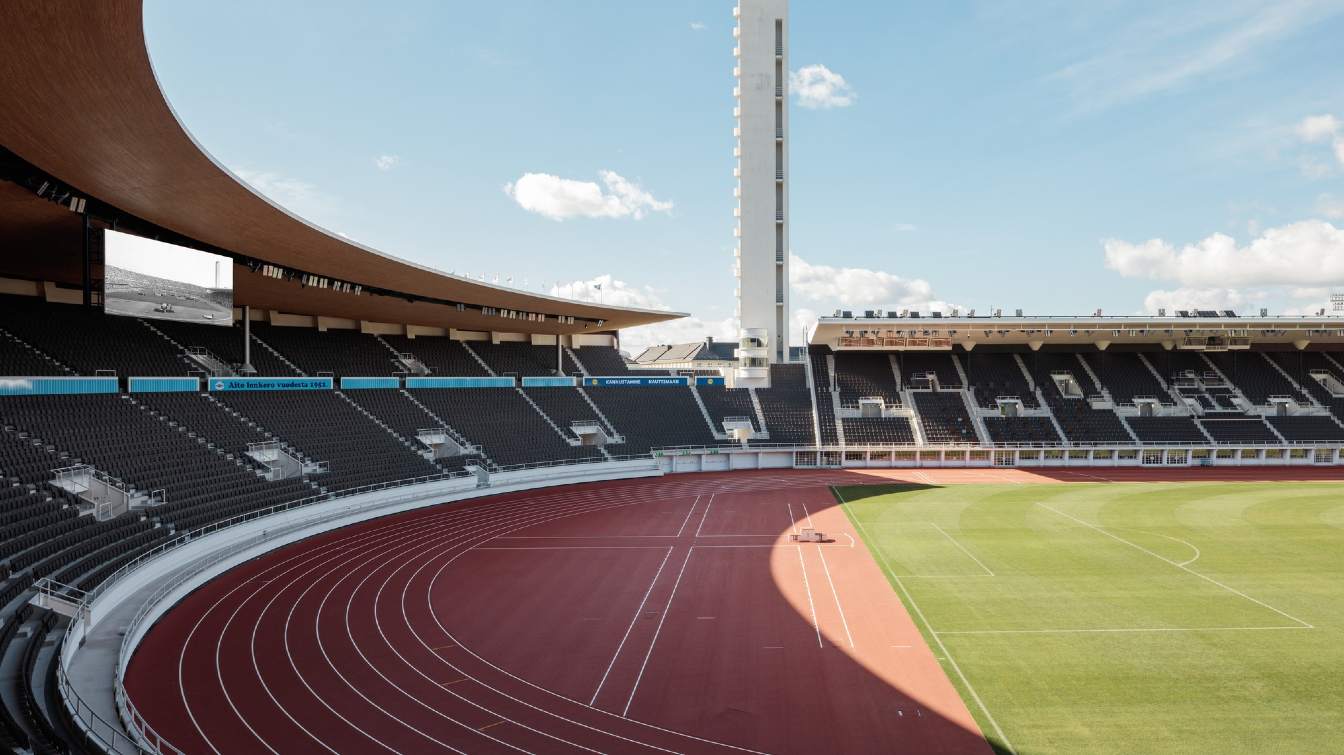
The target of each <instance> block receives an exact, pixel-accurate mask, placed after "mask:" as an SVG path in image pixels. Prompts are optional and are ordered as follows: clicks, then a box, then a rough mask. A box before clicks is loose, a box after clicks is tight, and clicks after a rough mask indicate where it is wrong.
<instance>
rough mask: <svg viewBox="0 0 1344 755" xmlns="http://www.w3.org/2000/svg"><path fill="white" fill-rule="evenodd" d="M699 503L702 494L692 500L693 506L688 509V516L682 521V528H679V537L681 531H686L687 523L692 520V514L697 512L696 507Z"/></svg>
mask: <svg viewBox="0 0 1344 755" xmlns="http://www.w3.org/2000/svg"><path fill="white" fill-rule="evenodd" d="M699 503H700V496H696V497H695V500H694V501H692V502H691V508H690V509H688V510H687V511H686V518H685V519H683V520H682V521H681V529H679V530H677V537H681V533H683V532H685V531H686V523H687V522H689V521H691V514H694V513H695V507H696V505H698V504H699Z"/></svg>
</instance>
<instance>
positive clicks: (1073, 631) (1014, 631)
mask: <svg viewBox="0 0 1344 755" xmlns="http://www.w3.org/2000/svg"><path fill="white" fill-rule="evenodd" d="M1266 629H1315V627H1304V626H1302V625H1301V624H1289V625H1286V626H1277V627H1116V628H1105V629H960V630H950V631H946V632H935V633H934V634H938V635H943V636H946V635H951V634H960V635H967V634H1124V633H1128V632H1133V633H1149V632H1246V631H1258V630H1266Z"/></svg>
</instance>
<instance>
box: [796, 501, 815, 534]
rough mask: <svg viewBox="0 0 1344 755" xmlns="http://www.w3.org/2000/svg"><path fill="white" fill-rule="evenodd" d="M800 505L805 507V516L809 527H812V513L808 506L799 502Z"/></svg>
mask: <svg viewBox="0 0 1344 755" xmlns="http://www.w3.org/2000/svg"><path fill="white" fill-rule="evenodd" d="M798 505H799V506H802V507H803V516H805V517H807V526H809V527H812V512H810V511H808V510H807V504H806V503H802V502H799V504H798ZM790 518H792V517H790ZM814 529H815V528H814Z"/></svg>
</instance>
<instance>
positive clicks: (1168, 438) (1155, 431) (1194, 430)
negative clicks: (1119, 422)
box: [1125, 417, 1209, 445]
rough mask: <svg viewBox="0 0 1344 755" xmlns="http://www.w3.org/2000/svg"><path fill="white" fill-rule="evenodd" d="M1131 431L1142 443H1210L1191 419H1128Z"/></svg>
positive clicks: (1126, 419)
mask: <svg viewBox="0 0 1344 755" xmlns="http://www.w3.org/2000/svg"><path fill="white" fill-rule="evenodd" d="M1125 421H1126V422H1128V423H1129V429H1131V430H1133V431H1134V435H1135V436H1136V437H1137V438H1138V439H1139V442H1141V443H1151V444H1155V445H1162V444H1174V443H1201V444H1202V443H1208V442H1209V441H1208V438H1206V437H1204V433H1201V432H1200V431H1199V426H1197V425H1196V424H1195V421H1194V420H1193V419H1190V418H1189V417H1126V418H1125Z"/></svg>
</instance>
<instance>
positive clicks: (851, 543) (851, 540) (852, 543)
mask: <svg viewBox="0 0 1344 755" xmlns="http://www.w3.org/2000/svg"><path fill="white" fill-rule="evenodd" d="M840 534H841V535H844V536H845V537H847V538H849V547H851V548H853V547H854V536H853V535H851V534H849V533H848V532H841V533H840Z"/></svg>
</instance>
